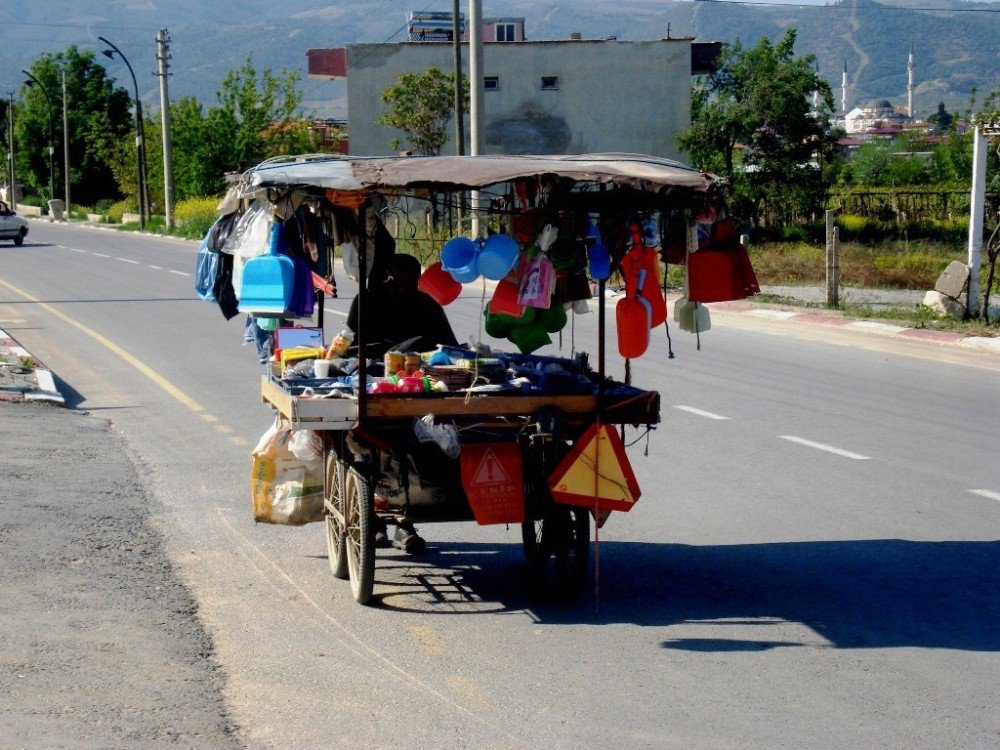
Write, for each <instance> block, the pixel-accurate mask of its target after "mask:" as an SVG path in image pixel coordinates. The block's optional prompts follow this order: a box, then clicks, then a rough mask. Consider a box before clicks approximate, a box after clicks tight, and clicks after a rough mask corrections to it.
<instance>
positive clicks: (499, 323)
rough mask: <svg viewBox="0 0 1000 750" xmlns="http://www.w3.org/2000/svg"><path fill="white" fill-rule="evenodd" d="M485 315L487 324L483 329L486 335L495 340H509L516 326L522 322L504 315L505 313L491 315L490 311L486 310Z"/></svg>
mask: <svg viewBox="0 0 1000 750" xmlns="http://www.w3.org/2000/svg"><path fill="white" fill-rule="evenodd" d="M484 314H485V315H486V324H485V325H484V326H483V327H484V329H485V330H486V333H488V334H489V335H490V336H492V337H493V338H495V339H505V338H507V337H508V336H509V335H510V332H511V331H513V330H514V328H515V326H517V325H518V324H519V323H520V322H521V321H520V320H518V319H517V318H515V317H514V316H512V315H504V314H503V313H491V312H490V311H489V310H486V311H484Z"/></svg>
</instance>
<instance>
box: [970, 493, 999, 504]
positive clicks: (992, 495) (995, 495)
mask: <svg viewBox="0 0 1000 750" xmlns="http://www.w3.org/2000/svg"><path fill="white" fill-rule="evenodd" d="M969 492H971V493H972V494H973V495H979V496H980V497H985V498H987V499H989V500H996V501H997V502H1000V492H994V491H993V490H969Z"/></svg>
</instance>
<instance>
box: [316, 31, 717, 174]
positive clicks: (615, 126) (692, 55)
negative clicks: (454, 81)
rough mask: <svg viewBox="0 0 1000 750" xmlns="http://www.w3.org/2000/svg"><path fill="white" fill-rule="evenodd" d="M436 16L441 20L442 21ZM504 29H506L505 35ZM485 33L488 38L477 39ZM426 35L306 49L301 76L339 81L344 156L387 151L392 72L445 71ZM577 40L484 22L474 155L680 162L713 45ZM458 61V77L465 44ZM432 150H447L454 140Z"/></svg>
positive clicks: (443, 51)
mask: <svg viewBox="0 0 1000 750" xmlns="http://www.w3.org/2000/svg"><path fill="white" fill-rule="evenodd" d="M444 15H447V19H446V20H447V22H448V23H450V19H451V16H450V14H444ZM434 23H437V24H438V26H439V28H437V29H436V30H434V29H432V30H430V31H433V32H435V33H437V32H442V33H443V31H444V30H445V26H446V25H447V24H446V23H445V19H438V20H437V21H435V22H434ZM507 23H514V27H513V29H511V28H509V27H507V26H505V24H507ZM487 26H489V27H490V29H492V36H489V35H487V34H486V33H485V31H486V27H487ZM449 34H450V32H449ZM427 36H428V30H426V29H425V32H424V38H425V40H424V41H413V42H410V41H408V42H402V43H396V44H351V45H348V46H347V47H346V48H339V49H332V50H331V49H311V50H309V51H308V53H307V56H308V60H309V76H310V77H311V78H326V79H336V78H346V79H347V99H348V130H349V132H350V134H351V153H352V154H355V155H360V156H375V155H386V154H390V153H392V152H393V151H392V149H391V146H390V144H391V143H392V141H393V139H394V138H395V137H398V136H399V135H400V134H399V133H398V132H397V131H394V130H391V129H389V128H387V127H385V126H383V125H379V124H377V122H376V121H377V120H378V118H379V117H380V116H381V114H382V113H383V112H384V109H385V105H384V104H383V103H382V99H381V93H382V91H384V90H385V89H386V88H388V87H389V86H391V85H393V84H394V83H396V79H397V77H398V76H399V75H400V74H403V73H420V72H423V71H425V70H427V69H428V68H431V67H437V68H440V69H441V70H445V71H450V70H451V68H452V45H451V44H450V43H449V42H446V41H427ZM501 36H502V37H504V38H503V39H500V38H499V37H501ZM579 36H580V35H579V34H574V35H573V36H572V38H570V39H563V40H552V41H521V40H522V39H523V38H524V26H523V19H487V20H484V40H485V44H484V54H483V58H484V59H483V85H484V88H485V98H484V103H483V110H484V113H485V123H484V138H483V141H484V148H483V152H484V153H488V154H530V153H550V154H574V153H588V152H598V151H627V152H635V153H647V154H652V155H655V156H663V157H667V158H673V159H680V158H681V152H680V149H679V147H678V146H677V143H676V136H677V134H678V133H680V132H681V131H682V130H684V129H686V128H687V127H688V126H689V125H690V117H691V76H692V74H693V73H704V72H710V71H711V70H712V69H714V60H715V57H716V56H717V55H718V44H717V43H707V44H694V43H693V40H692V38H690V37H684V38H665V39H659V40H653V41H618V40H617V39H614V38H609V39H582V38H578V37H579ZM508 37H512V38H511V39H508ZM462 60H463V65H464V66H465V71H466V75H467V74H468V60H469V50H468V47H465V49H464V50H463V54H462ZM466 132H468V129H467V130H466ZM441 153H443V154H449V153H451V154H453V153H455V145H454V143H453V142H451V141H449V142H448V143H447V144H445V146H444V148H443V149H442V151H441Z"/></svg>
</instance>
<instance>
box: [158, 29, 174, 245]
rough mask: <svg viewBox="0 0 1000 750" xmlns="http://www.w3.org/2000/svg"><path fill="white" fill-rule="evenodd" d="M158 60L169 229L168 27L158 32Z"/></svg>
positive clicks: (171, 191) (171, 209) (171, 210)
mask: <svg viewBox="0 0 1000 750" xmlns="http://www.w3.org/2000/svg"><path fill="white" fill-rule="evenodd" d="M156 61H157V63H158V65H157V72H156V75H157V76H159V78H160V122H161V123H162V124H163V212H164V217H165V221H166V223H167V229H168V230H169V229H173V228H174V159H173V149H172V147H171V143H170V96H169V94H168V93H167V78H169V77H170V33H169V32H168V31H167V30H166V29H160V30H159V31H158V32H156Z"/></svg>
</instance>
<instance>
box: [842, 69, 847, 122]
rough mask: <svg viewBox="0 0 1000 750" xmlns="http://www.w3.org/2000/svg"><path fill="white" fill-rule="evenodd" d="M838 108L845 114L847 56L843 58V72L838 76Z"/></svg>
mask: <svg viewBox="0 0 1000 750" xmlns="http://www.w3.org/2000/svg"><path fill="white" fill-rule="evenodd" d="M840 109H841V110H842V111H843V113H844V114H845V115H846V114H847V58H844V73H843V75H842V76H841V77H840Z"/></svg>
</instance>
